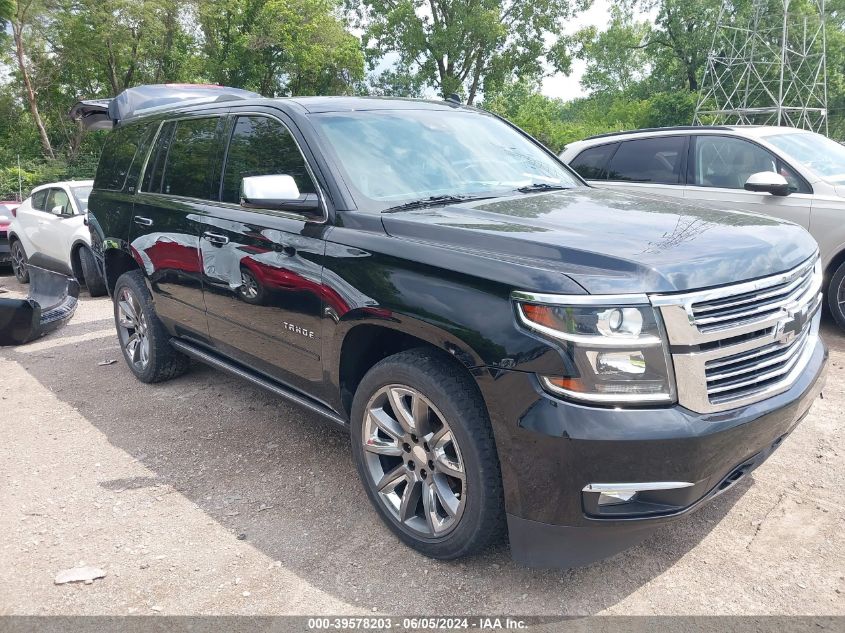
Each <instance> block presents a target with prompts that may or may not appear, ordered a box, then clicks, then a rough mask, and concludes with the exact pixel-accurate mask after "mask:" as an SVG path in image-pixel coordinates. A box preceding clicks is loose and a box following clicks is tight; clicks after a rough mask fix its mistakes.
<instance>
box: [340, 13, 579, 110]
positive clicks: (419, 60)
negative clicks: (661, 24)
mask: <svg viewBox="0 0 845 633" xmlns="http://www.w3.org/2000/svg"><path fill="white" fill-rule="evenodd" d="M348 2H349V3H350V4H351V2H352V0H348ZM588 4H589V0H575V3H571V2H570V0H534V1H531V2H526V1H525V0H361V1H360V2H355V3H354V6H350V9H351V10H352V11H353V12H354V13H355V14H356V15H357V18H358V20H359V23H360V24H361V25H363V26H364V27H365V32H364V36H363V39H364V42H365V44H366V45H367V47H368V50H367V53H368V56H369V58H370V63H371V65H374V64H375V63H376V62H377V60H379V59H381V58H382V57H384V56H385V55H395V56H397V58H398V61H397V64H396V65H397V68H399V69H402V70H404V71H405V72H408V73H409V74H411V75H414V76H415V81H417V82H418V83H419V84H420V85H425V86H429V87H433V88H435V89H437V90H438V91H439V92H440V93H441V94H442V95H443V96H444V97H446V96H448V95H449V94H451V93H460V94H463V95H465V96H466V100H467V103H470V104H471V103H473V102H474V101H475V99H476V97H477V96H478V94H479V92H481V91H482V90H483V91H485V92H492V91H495V90H496V88H497V87H501V86H502V85H504V84H505V83H506V82H507V81H508V80H509V79H511V78H512V77H531V76H535V77H536V76H539V75H541V74H542V73H543V72H544V61H550V62H551V63H552V64H554V65H555V66H557V67H561V66H565V65H566V63H567V60H566V59H565V58H561V57H560V56H558V57H555V58H549V59H548V60H547V59H546V56H547V54H548V53H549V52H550V46H549V45H548V44H547V40H548V39H549V36H550V35H552V34H557V33H560V32H561V31H562V30H563V28H564V22H565V20H566V19H567V18H570V17H572V15H573V14H574V13H575V12H576V11H577V10H578V9H579V8H583V7H585V6H587V5H588Z"/></svg>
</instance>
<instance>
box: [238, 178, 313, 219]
mask: <svg viewBox="0 0 845 633" xmlns="http://www.w3.org/2000/svg"><path fill="white" fill-rule="evenodd" d="M241 206H242V207H245V208H247V209H278V210H280V211H293V212H295V213H303V214H306V215H314V214H318V213H320V199H319V198H318V197H317V194H316V193H300V192H299V187H298V186H297V185H296V181H295V180H294V179H293V176H289V175H287V174H272V175H268V176H247V177H246V178H244V179H243V180H241Z"/></svg>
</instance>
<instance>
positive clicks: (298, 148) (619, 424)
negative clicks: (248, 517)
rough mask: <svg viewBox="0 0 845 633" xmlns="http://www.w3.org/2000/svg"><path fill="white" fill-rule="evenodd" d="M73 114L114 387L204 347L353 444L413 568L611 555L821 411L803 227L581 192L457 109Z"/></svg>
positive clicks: (551, 163) (338, 107) (242, 104)
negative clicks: (115, 363)
mask: <svg viewBox="0 0 845 633" xmlns="http://www.w3.org/2000/svg"><path fill="white" fill-rule="evenodd" d="M156 90H158V91H160V92H166V90H167V88H166V87H159V88H158V89H153V88H151V87H147V88H146V89H145V91H146V94H147V95H149V94H154V93H155V92H156ZM137 96H138V95H137V94H136V97H137ZM97 108H100V110H99V111H98V110H97ZM72 113H73V114H74V115H75V116H76V117H77V118H79V119H81V120H83V121H93V122H96V125H98V126H103V125H104V122H108V123H109V124H110V123H111V122H113V121H117V125H116V127H115V128H114V131H112V132H111V133H110V134H109V136H108V137H107V140H106V143H105V147H104V150H103V154H102V157H101V160H100V164H99V167H98V169H97V175H96V178H95V181H94V189H93V191H92V193H91V197H90V213H91V223H90V224H91V230H92V248H93V251H94V253H95V255H96V256H97V257H98V258H99V259H100V260H101V262H102V264H103V266H104V270H105V275H106V283H107V287H108V290H109V292H110V293H111V295H112V297H113V299H114V316H115V325H116V329H117V334H118V338H119V341H120V345H121V348H122V350H123V355H124V358H125V360H126V363H127V365H128V367H129V369H130V370H131V372H132V373H133V374H134V375H135V377H136V378H137V379H138V380H140V381H142V382H146V383H154V382H159V381H163V380H168V379H171V378H173V377H175V376H178V375H180V374H182V373H184V372H185V371H187V370H188V368H189V359H190V358H194V359H198V360H200V361H202V362H204V363H208V364H210V365H212V366H214V367H217V368H219V369H221V370H224V371H227V372H230V373H232V374H235V375H237V376H240V377H241V378H244V379H246V380H248V381H251V382H252V383H254V384H256V385H259V386H260V387H262V388H264V389H267V390H269V391H271V392H273V393H276V394H278V395H280V396H282V397H283V398H287V399H289V400H290V401H292V402H294V403H297V404H299V405H301V406H302V407H303V408H305V409H307V410H309V411H311V412H313V413H315V414H317V415H319V416H322V417H324V418H326V419H327V420H330V421H331V422H334V423H336V424H337V425H339V426H340V427H343V428H345V429H348V430H349V431H350V433H351V437H352V456H353V460H354V462H355V464H356V466H357V468H358V473H359V475H360V478H361V481H362V483H363V487H364V490H365V491H366V494H367V496H368V497H369V499H370V501H371V502H372V505H373V507H374V508H375V509H376V511H377V512H378V514H379V515H380V516H381V518H382V519H383V521H384V522H385V524H386V525H387V526H388V527H389V528H390V529H391V530H392V531H393V532H394V533H395V534H396V536H397V537H398V538H399V539H400V540H401V541H403V542H404V543H406V544H408V545H410V546H411V547H413V548H415V549H416V550H418V551H420V552H422V553H424V554H425V555H428V556H432V557H435V558H444V559H447V558H456V557H461V556H465V555H468V554H471V553H473V552H477V551H479V550H481V549H482V548H484V547H486V546H487V545H488V544H489V543H491V542H493V541H495V540H497V539H498V538H499V537H500V535H502V534H503V533H504V532H505V530H506V531H507V533H508V535H509V539H510V544H511V551H512V554H513V556H514V557H515V558H516V559H517V560H519V561H521V562H524V563H527V564H530V565H536V566H574V565H581V564H586V563H589V562H592V561H594V560H597V559H599V558H603V557H606V556H609V555H611V554H614V553H616V552H619V551H621V550H623V549H625V548H626V547H628V546H630V545H632V544H634V543H636V542H638V541H640V540H641V539H643V538H644V537H645V536H647V535H648V534H650V533H652V532H653V531H654V530H656V529H657V528H658V527H659V526H661V525H663V524H665V523H667V522H669V521H672V520H674V519H677V518H679V517H681V516H684V515H687V514H689V513H690V512H692V511H694V510H695V509H697V508H699V507H701V506H702V505H703V504H704V503H706V502H707V501H709V500H711V499H713V498H714V497H716V496H717V495H719V494H722V493H723V492H724V491H725V490H728V489H730V488H731V487H732V486H734V485H735V484H736V482H738V481H741V480H742V479H743V478H744V477H747V475H748V473H749V472H750V471H751V470H753V469H754V468H755V467H756V466H758V465H759V464H760V463H762V462H763V461H764V460H765V459H766V458H767V457H768V456H769V455H770V454H771V452H772V451H773V450H775V448H777V447H778V446H780V445H781V444H782V442H783V439H784V438H785V437H786V436H787V435H788V434H789V433H790V432H791V431H792V430H793V429H794V428H795V426H796V425H797V423H798V422H799V421H800V420H801V419H802V418H803V417H804V416H805V415H806V414H807V412H808V410H809V408H810V406H811V404H812V402H813V401H814V400H815V399H816V398H817V397H818V395H819V392H820V389H821V386H822V383H823V378H824V375H825V368H826V358H827V352H826V350H825V347H824V345H823V343H822V341H821V339H820V338H819V336H818V328H819V319H820V315H819V306H820V304H821V294H820V288H821V281H822V279H821V263H820V261H819V259H818V247H817V244H816V242H815V240H813V238H812V237H811V236H810V235H809V233H807V232H806V231H805V230H804V229H803V228H802V227H800V226H798V225H796V224H792V223H790V222H784V221H781V220H778V219H774V218H768V217H765V216H761V215H757V214H748V213H735V212H729V211H722V210H714V209H711V208H705V207H699V206H695V205H689V204H682V203H680V202H677V203H676V202H672V201H666V200H659V199H653V198H645V197H641V196H636V195H631V194H630V193H628V192H615V191H606V190H602V189H595V188H592V187H589V186H586V185H585V184H584V183H583V182H582V181H581V179H580V178H578V177H577V176H576V175H575V174H574V173H573V172H571V171H570V170H569V169H568V168H567V167H566V166H565V165H564V164H563V163H562V162H561V161H559V160H558V158H557V157H556V156H555V155H554V154H552V153H550V152H549V151H548V150H546V149H545V148H543V147H542V146H541V145H539V144H538V143H536V142H535V141H533V140H532V139H531V138H530V137H528V136H527V135H525V134H524V133H523V132H521V131H520V130H519V129H517V128H516V127H514V126H512V125H510V124H509V123H507V122H506V121H504V120H502V119H500V118H498V117H496V116H494V115H492V114H489V113H486V112H483V111H480V110H475V109H473V108H469V107H464V106H461V105H459V104H456V103H453V102H450V101H445V102H429V101H416V100H393V99H367V98H347V97H335V98H331V97H303V98H288V99H262V98H257V97H256V96H254V95H248V94H247V95H244V94H243V93H242V92H241V91H231V90H229V89H226V88H217V89H212V88H205V89H199V88H198V89H197V91H196V93H195V94H194V95H193V98H188V97H186V101H182V102H179V101H174V102H172V103H170V104H169V105H167V106H164V107H158V108H148V107H145V102H144V100H143V99H141V98H134V99H133V98H128V97H124V98H121V97H120V96H119V97H117V98H116V99H115V101H113V102H110V103H101V104H100V105H97V102H84V103H81V104H79V105H78V106H76V107H75V108H74V110H73V111H72ZM146 394H148V391H146V390H144V391H140V390H139V393H138V394H137V397H138V398H139V399H142V398H145V397H148V395H146ZM292 458H294V459H295V457H292ZM327 467H331V465H327ZM384 547H385V548H389V547H391V545H390V544H389V543H386V544H385V545H384Z"/></svg>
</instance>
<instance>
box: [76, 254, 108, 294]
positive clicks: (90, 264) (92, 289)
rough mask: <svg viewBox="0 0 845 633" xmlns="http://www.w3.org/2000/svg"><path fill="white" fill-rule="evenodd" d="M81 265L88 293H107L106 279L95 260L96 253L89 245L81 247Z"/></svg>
mask: <svg viewBox="0 0 845 633" xmlns="http://www.w3.org/2000/svg"><path fill="white" fill-rule="evenodd" d="M79 265H80V266H81V267H82V276H83V277H84V278H85V285H86V286H87V287H88V294H90V295H91V296H92V297H102V296H103V295H105V294H106V280H105V279H103V275H102V274H101V273H100V268H99V266H97V262H96V261H95V260H94V253H92V252H91V249H89V248H88V247H87V246H80V247H79Z"/></svg>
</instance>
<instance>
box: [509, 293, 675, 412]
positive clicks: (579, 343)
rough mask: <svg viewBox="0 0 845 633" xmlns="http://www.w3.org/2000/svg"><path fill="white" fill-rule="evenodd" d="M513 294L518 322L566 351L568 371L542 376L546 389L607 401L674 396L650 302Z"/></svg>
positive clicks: (660, 329) (668, 399)
mask: <svg viewBox="0 0 845 633" xmlns="http://www.w3.org/2000/svg"><path fill="white" fill-rule="evenodd" d="M523 297H524V298H523ZM514 298H515V299H516V300H517V301H516V311H517V315H518V317H519V320H520V322H521V323H522V324H523V325H524V326H526V327H528V328H530V329H531V330H534V331H535V332H537V333H539V334H541V335H543V336H546V337H549V338H552V339H556V340H557V341H559V342H560V343H561V344H562V345H564V346H565V348H566V350H567V352H568V360H569V361H570V362H569V363H567V364H568V365H570V367H569V368H568V369H569V371H568V375H565V376H540V377H539V378H540V382H541V383H542V385H543V388H544V389H546V390H547V391H549V392H551V393H554V394H557V395H562V396H565V397H567V398H571V399H574V400H580V401H585V402H593V403H603V404H616V403H618V404H626V403H628V404H630V403H641V404H645V403H667V402H673V401H674V400H675V386H674V379H673V376H672V369H671V363H670V360H669V356H668V350H667V349H666V345H664V336H663V327H662V323H661V322H660V317H659V315H658V313H657V312H656V311H655V310H654V308H653V307H652V306H651V305H650V304H648V303H642V304H630V305H629V304H628V303H627V301H626V300H625V298H617V299H616V300H617V301H618V303H617V304H612V305H590V304H584V303H583V302H584V301H590V300H591V298H590V297H577V303H576V302H575V300H574V299H575V298H571V299H573V305H563V304H562V302H565V301H566V300H567V298H566V297H555V296H550V295H528V294H523V293H514ZM592 299H593V300H596V301H605V300H606V299H601V298H592ZM637 300H640V298H637ZM641 300H642V301H647V299H646V298H645V297H642V298H641ZM559 302H561V303H559Z"/></svg>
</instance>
